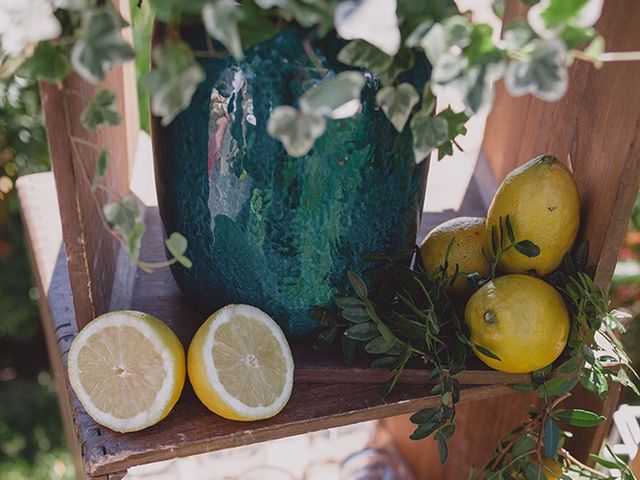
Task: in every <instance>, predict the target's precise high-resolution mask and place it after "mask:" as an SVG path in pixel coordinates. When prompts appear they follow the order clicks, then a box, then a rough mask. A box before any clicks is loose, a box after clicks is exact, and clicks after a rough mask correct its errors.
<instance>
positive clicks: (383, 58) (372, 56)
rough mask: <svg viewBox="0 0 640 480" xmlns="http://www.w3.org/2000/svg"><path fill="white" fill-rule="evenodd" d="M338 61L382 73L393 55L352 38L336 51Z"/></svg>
mask: <svg viewBox="0 0 640 480" xmlns="http://www.w3.org/2000/svg"><path fill="white" fill-rule="evenodd" d="M338 61H339V62H342V63H344V64H345V65H352V66H354V67H362V68H366V69H367V70H371V71H372V72H376V73H382V72H384V71H385V70H387V69H388V68H389V66H390V65H391V64H392V63H393V57H392V56H391V55H387V54H386V53H384V52H383V51H382V50H380V49H379V48H377V47H374V46H373V45H371V44H370V43H369V42H366V41H364V40H353V41H352V42H349V43H347V44H346V45H345V46H344V47H343V48H342V50H340V51H339V52H338Z"/></svg>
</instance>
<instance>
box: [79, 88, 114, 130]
mask: <svg viewBox="0 0 640 480" xmlns="http://www.w3.org/2000/svg"><path fill="white" fill-rule="evenodd" d="M115 102H116V94H115V93H114V92H113V91H111V90H100V91H99V92H98V93H96V95H95V96H94V97H93V99H92V100H91V102H89V105H87V107H86V108H85V109H84V110H83V111H82V113H81V114H80V123H82V126H83V127H84V128H86V129H87V130H95V129H97V128H99V127H103V126H107V125H118V124H119V123H120V122H121V121H122V117H121V116H120V114H119V113H118V111H117V110H116V108H115Z"/></svg>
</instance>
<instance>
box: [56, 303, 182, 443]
mask: <svg viewBox="0 0 640 480" xmlns="http://www.w3.org/2000/svg"><path fill="white" fill-rule="evenodd" d="M68 369H69V381H70V383H71V386H72V388H73V390H74V391H75V392H76V395H77V396H78V399H79V400H80V402H81V403H82V405H83V406H84V408H85V410H86V411H87V413H88V414H89V415H90V416H91V417H92V418H93V419H94V420H95V421H96V422H97V423H99V424H101V425H104V426H105V427H108V428H110V429H112V430H115V431H117V432H134V431H138V430H142V429H144V428H146V427H149V426H151V425H154V424H156V423H158V422H159V421H160V420H162V419H163V418H165V417H166V416H167V415H168V414H169V412H170V411H171V409H172V408H173V406H174V405H175V404H176V402H177V401H178V398H179V397H180V393H181V392H182V387H183V386H184V381H185V376H186V368H185V354H184V348H183V347H182V344H181V343H180V340H178V337H176V335H175V334H174V333H173V331H172V330H171V329H170V328H169V327H168V326H167V325H166V324H165V323H164V322H162V321H161V320H158V319H157V318H155V317H153V316H151V315H147V314H145V313H140V312H135V311H130V310H124V311H116V312H110V313H107V314H104V315H101V316H99V317H97V318H96V319H95V320H93V321H92V322H90V323H89V324H88V325H87V326H86V327H84V328H83V329H82V330H81V331H80V332H79V333H78V335H77V336H76V338H75V339H74V341H73V343H72V345H71V349H70V350H69V357H68Z"/></svg>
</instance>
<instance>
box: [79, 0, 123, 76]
mask: <svg viewBox="0 0 640 480" xmlns="http://www.w3.org/2000/svg"><path fill="white" fill-rule="evenodd" d="M122 26H123V25H122V19H121V18H120V16H119V15H118V13H117V12H116V11H115V10H114V9H113V7H111V6H109V5H105V6H101V7H96V8H92V9H89V10H86V11H84V13H83V15H82V27H81V33H80V35H79V36H78V39H77V41H76V42H75V44H74V45H73V48H72V50H71V65H72V66H73V69H74V70H75V71H76V72H78V73H79V74H80V75H82V76H83V77H84V78H85V79H86V80H88V81H89V82H91V83H98V82H100V81H102V80H103V79H104V76H105V74H106V73H107V71H109V70H110V69H111V68H113V67H114V66H116V65H119V64H120V63H122V62H125V61H127V60H131V59H132V58H133V57H134V56H135V54H134V52H133V48H131V45H129V44H128V43H127V42H125V41H124V39H123V38H122V35H121V33H120V29H121V28H122Z"/></svg>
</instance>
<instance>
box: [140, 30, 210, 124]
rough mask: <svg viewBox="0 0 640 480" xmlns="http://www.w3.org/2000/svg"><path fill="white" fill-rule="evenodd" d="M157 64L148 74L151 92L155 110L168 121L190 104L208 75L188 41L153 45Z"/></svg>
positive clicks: (146, 79)
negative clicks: (196, 58)
mask: <svg viewBox="0 0 640 480" xmlns="http://www.w3.org/2000/svg"><path fill="white" fill-rule="evenodd" d="M153 60H154V63H155V68H154V69H152V70H151V71H150V72H149V73H147V75H146V76H145V77H144V82H145V83H146V85H147V87H148V88H149V94H150V96H151V111H152V112H153V114H154V115H157V116H159V117H161V118H162V124H163V125H168V124H169V123H171V121H172V120H173V119H174V118H175V117H176V115H178V114H179V113H180V112H181V111H183V110H184V109H185V108H187V107H188V106H189V104H190V103H191V97H193V94H194V93H195V91H196V88H197V87H198V85H199V84H200V82H201V81H202V80H203V79H204V71H203V70H202V67H201V66H200V65H199V64H198V63H197V62H196V61H195V59H194V57H193V52H192V51H191V49H190V48H189V46H188V45H187V44H186V43H183V42H165V43H164V44H163V45H158V46H157V47H155V48H154V49H153Z"/></svg>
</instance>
